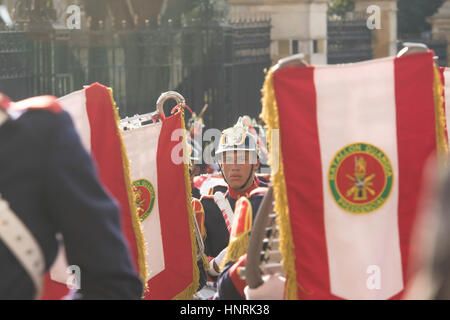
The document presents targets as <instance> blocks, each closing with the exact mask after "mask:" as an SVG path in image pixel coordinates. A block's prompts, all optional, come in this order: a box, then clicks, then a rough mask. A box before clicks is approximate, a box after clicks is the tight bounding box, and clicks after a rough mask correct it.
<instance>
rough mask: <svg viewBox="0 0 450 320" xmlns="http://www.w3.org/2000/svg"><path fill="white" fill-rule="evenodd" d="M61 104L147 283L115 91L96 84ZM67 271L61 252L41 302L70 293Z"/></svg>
mask: <svg viewBox="0 0 450 320" xmlns="http://www.w3.org/2000/svg"><path fill="white" fill-rule="evenodd" d="M58 102H59V103H60V104H61V106H62V107H63V108H64V110H66V111H67V112H68V113H69V114H70V115H71V117H72V120H73V122H74V125H75V128H76V129H77V131H78V134H79V136H80V138H81V141H82V143H83V145H84V147H85V148H86V150H88V151H90V153H91V155H92V158H93V160H94V163H95V164H96V167H97V171H98V174H99V178H100V181H101V182H102V184H103V186H104V187H105V188H106V190H108V192H109V193H110V195H111V196H112V197H113V198H114V199H115V200H116V201H117V204H118V205H119V208H120V215H121V225H122V230H123V234H124V236H125V238H126V240H127V244H128V247H129V249H130V253H131V257H132V260H133V263H134V266H135V269H136V272H137V273H138V274H139V275H140V277H141V279H143V280H144V279H146V277H147V272H146V266H145V265H146V263H145V244H144V237H143V233H142V229H141V226H140V222H139V217H138V213H137V207H136V205H135V202H134V195H133V189H132V186H131V182H130V172H129V163H128V157H127V154H126V151H125V146H124V143H123V141H122V137H121V134H120V129H119V121H120V119H119V115H118V112H117V108H116V106H115V103H114V100H113V95H112V90H111V89H109V88H107V87H105V86H103V85H100V84H98V83H95V84H92V85H91V86H89V87H86V88H85V89H83V90H79V91H75V92H72V93H70V94H69V95H66V96H64V97H61V98H59V99H58ZM99 241H101V239H99ZM66 267H67V262H66V261H65V255H64V254H63V253H62V251H60V252H59V254H58V257H57V259H56V262H55V264H54V265H53V267H52V268H51V270H50V275H47V276H46V278H45V285H44V292H43V295H42V299H60V298H62V297H64V296H65V295H66V294H67V293H68V292H69V290H68V288H67V286H66V280H67V278H68V274H67V273H66V269H65V268H66Z"/></svg>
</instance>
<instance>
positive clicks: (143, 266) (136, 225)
mask: <svg viewBox="0 0 450 320" xmlns="http://www.w3.org/2000/svg"><path fill="white" fill-rule="evenodd" d="M108 91H109V95H110V97H111V103H112V106H113V112H114V119H115V120H116V132H117V136H118V137H119V140H120V148H121V152H122V164H123V172H124V175H125V183H126V187H127V195H128V203H129V205H130V214H131V221H132V224H133V231H134V235H135V239H136V246H137V250H138V264H139V276H140V278H141V280H142V282H143V284H144V292H143V295H142V296H144V295H145V292H146V291H147V290H148V285H147V278H148V273H147V260H146V259H145V252H146V249H147V248H146V242H145V238H144V233H143V230H142V224H141V221H140V220H139V214H138V211H137V208H136V199H135V195H134V192H133V188H132V185H131V180H130V161H129V159H128V155H127V151H126V149H125V143H124V141H123V138H122V133H121V132H120V129H119V123H120V117H119V112H118V110H117V105H116V102H115V101H114V96H113V90H112V88H108Z"/></svg>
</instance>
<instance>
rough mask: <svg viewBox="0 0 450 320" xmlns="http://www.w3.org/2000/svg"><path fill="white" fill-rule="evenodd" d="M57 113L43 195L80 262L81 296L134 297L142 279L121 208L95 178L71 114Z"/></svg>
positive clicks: (70, 255) (71, 258)
mask: <svg viewBox="0 0 450 320" xmlns="http://www.w3.org/2000/svg"><path fill="white" fill-rule="evenodd" d="M57 117H60V119H59V120H60V121H56V122H55V123H56V127H55V129H54V132H53V133H54V134H53V137H52V139H53V140H52V141H49V144H50V145H49V156H48V163H47V167H46V168H45V169H46V183H45V196H46V202H47V204H48V211H49V214H50V216H51V218H52V219H53V220H54V223H55V226H56V229H57V230H58V231H59V232H61V233H62V235H63V238H64V243H65V248H66V253H67V260H68V263H69V265H77V266H78V267H80V271H81V289H80V291H79V293H80V294H81V297H82V298H83V299H138V298H140V297H141V294H142V283H141V281H140V280H139V278H138V276H137V275H136V272H135V271H134V268H133V265H132V262H131V258H130V254H129V250H128V247H127V244H126V242H125V239H124V237H123V235H122V231H121V226H120V218H119V209H118V207H117V205H116V204H115V203H114V202H113V200H112V199H111V198H110V197H109V196H108V194H107V193H106V192H105V191H104V189H103V188H102V186H101V184H100V183H99V180H98V176H97V173H96V170H95V168H94V165H93V162H92V160H91V158H90V156H89V155H88V153H87V152H86V151H85V149H84V148H83V146H82V145H81V142H80V139H79V137H78V135H77V133H76V131H75V128H74V126H73V123H72V120H71V118H70V116H69V115H68V114H67V113H65V112H63V113H61V114H59V115H57ZM105 143H106V142H105Z"/></svg>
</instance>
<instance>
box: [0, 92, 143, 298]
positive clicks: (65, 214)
mask: <svg viewBox="0 0 450 320" xmlns="http://www.w3.org/2000/svg"><path fill="white" fill-rule="evenodd" d="M0 145H1V148H0V194H1V199H0V261H1V263H0V274H1V275H2V276H1V277H0V299H33V298H39V294H40V292H41V289H42V277H43V275H44V273H45V272H46V271H48V270H49V268H50V267H51V266H52V264H53V262H54V260H55V257H56V254H57V251H58V242H57V239H56V234H57V233H61V234H62V236H63V238H64V245H65V249H66V254H67V260H68V263H69V265H74V266H77V267H79V271H80V274H79V276H80V290H79V291H78V292H77V293H76V295H75V297H76V298H81V299H139V298H140V297H141V295H142V283H141V281H140V280H139V278H138V276H137V274H136V273H135V271H134V269H133V266H132V263H131V258H130V254H129V251H128V247H127V245H126V243H125V240H124V237H123V235H122V231H121V227H120V218H119V210H118V207H117V205H116V204H115V203H114V201H113V200H112V199H111V198H110V197H109V196H108V195H107V193H106V192H105V190H104V189H103V188H102V186H101V185H100V182H99V180H98V177H97V173H96V170H95V168H94V165H93V162H92V159H91V158H90V156H89V154H88V153H87V152H86V150H85V149H84V148H83V147H82V145H81V142H80V139H79V137H78V134H77V133H76V131H75V128H74V125H73V123H72V120H71V118H70V116H69V115H68V114H67V113H66V112H64V111H62V109H61V106H60V105H59V104H58V102H57V101H56V98H55V97H51V96H42V97H35V98H30V99H27V100H23V101H20V102H17V103H12V102H11V101H10V100H9V99H8V98H7V97H6V96H4V95H0ZM75 276H76V275H75Z"/></svg>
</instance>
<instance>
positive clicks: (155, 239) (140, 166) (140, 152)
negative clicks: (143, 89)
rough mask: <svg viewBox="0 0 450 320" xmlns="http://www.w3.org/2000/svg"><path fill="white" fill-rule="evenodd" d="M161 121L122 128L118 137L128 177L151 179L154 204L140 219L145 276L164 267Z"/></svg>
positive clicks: (153, 273) (155, 272)
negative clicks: (127, 162) (159, 165)
mask: <svg viewBox="0 0 450 320" xmlns="http://www.w3.org/2000/svg"><path fill="white" fill-rule="evenodd" d="M161 127H162V123H161V122H159V123H157V124H152V125H148V126H145V127H142V128H138V129H134V130H130V131H124V132H122V136H123V139H124V143H125V146H126V149H127V153H128V158H129V160H130V177H131V181H132V182H134V181H136V180H138V179H146V180H148V181H150V182H151V184H152V185H153V188H154V192H155V203H154V206H153V209H152V211H151V213H150V214H149V216H148V217H147V218H146V219H145V220H144V221H143V222H142V228H143V233H144V237H145V241H146V242H147V252H146V255H145V259H146V260H147V268H148V272H149V279H151V278H153V277H154V276H156V275H157V274H158V273H160V272H161V271H163V270H164V250H163V243H162V234H161V222H160V216H159V214H160V213H159V202H158V173H157V150H158V141H159V135H160V133H161Z"/></svg>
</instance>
